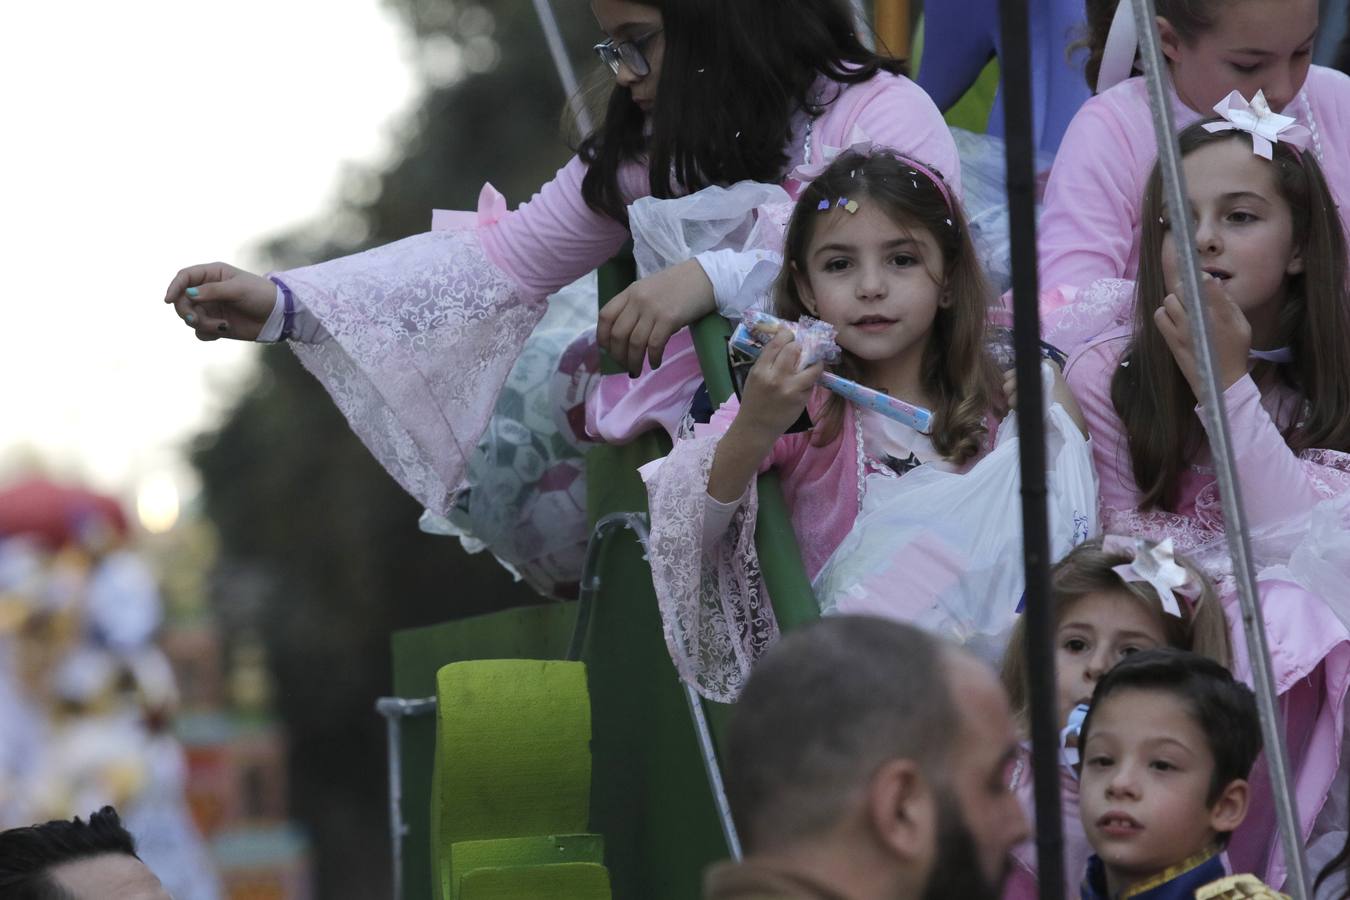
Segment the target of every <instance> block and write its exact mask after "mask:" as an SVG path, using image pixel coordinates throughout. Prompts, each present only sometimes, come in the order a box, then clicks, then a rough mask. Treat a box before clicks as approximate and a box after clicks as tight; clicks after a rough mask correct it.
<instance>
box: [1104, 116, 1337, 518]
mask: <svg viewBox="0 0 1350 900" xmlns="http://www.w3.org/2000/svg"><path fill="white" fill-rule="evenodd" d="M1211 121H1214V120H1211ZM1203 126H1204V123H1196V124H1195V125H1192V126H1191V127H1189V128H1187V129H1186V130H1185V131H1183V132H1182V133H1181V136H1180V138H1179V141H1180V144H1181V153H1182V155H1183V156H1185V155H1188V154H1190V153H1192V152H1194V151H1195V150H1197V149H1198V148H1200V147H1205V146H1208V145H1210V144H1216V143H1218V142H1220V141H1246V142H1248V143H1250V142H1251V139H1252V138H1251V135H1250V134H1247V133H1246V132H1239V131H1220V132H1217V133H1214V134H1210V133H1209V132H1208V131H1206V130H1205V129H1204V127H1203ZM1272 165H1274V166H1275V174H1276V182H1277V183H1278V185H1279V189H1280V195H1281V196H1282V197H1283V198H1284V200H1285V202H1286V203H1288V204H1289V209H1290V211H1291V212H1292V214H1293V223H1294V236H1293V237H1294V241H1293V242H1294V246H1295V247H1297V248H1299V250H1300V251H1301V253H1302V258H1303V271H1302V272H1301V273H1299V274H1297V275H1291V276H1289V277H1288V279H1287V281H1286V287H1287V291H1286V295H1285V300H1284V304H1283V305H1282V306H1281V308H1280V317H1279V327H1280V342H1281V344H1282V345H1285V344H1287V345H1288V346H1289V348H1290V349H1291V350H1292V351H1293V354H1294V360H1293V362H1292V363H1289V364H1287V365H1281V366H1279V367H1278V368H1277V370H1276V372H1277V376H1278V377H1279V378H1280V379H1281V380H1283V381H1284V383H1285V384H1287V385H1289V386H1290V387H1291V388H1293V389H1295V390H1296V391H1298V392H1299V394H1301V396H1302V398H1303V400H1304V410H1303V413H1302V414H1301V415H1299V416H1298V417H1297V419H1298V421H1296V422H1295V423H1293V424H1292V425H1291V426H1290V427H1289V428H1288V429H1287V430H1286V431H1285V435H1284V438H1285V441H1286V442H1287V443H1288V444H1289V447H1290V449H1292V450H1294V451H1295V452H1299V451H1302V450H1307V449H1311V448H1314V447H1317V448H1323V449H1329V450H1342V451H1344V450H1350V367H1348V366H1346V364H1345V353H1346V348H1347V347H1350V294H1348V293H1347V289H1346V259H1345V256H1346V250H1345V236H1344V234H1343V232H1342V230H1341V221H1340V216H1339V214H1338V213H1337V211H1336V204H1335V201H1334V200H1333V199H1332V197H1331V192H1330V190H1329V189H1328V188H1327V183H1326V179H1325V178H1324V177H1323V175H1322V169H1321V167H1320V166H1318V164H1317V160H1316V159H1314V158H1313V155H1312V153H1310V152H1305V153H1303V154H1302V155H1299V154H1298V153H1297V152H1296V151H1294V150H1293V149H1291V148H1290V147H1289V145H1288V144H1283V143H1276V144H1275V152H1274V160H1273V161H1272ZM1166 215H1167V213H1166V209H1165V206H1164V203H1163V199H1162V177H1161V175H1159V173H1158V169H1157V167H1156V166H1155V167H1154V170H1153V174H1152V175H1150V176H1149V180H1148V186H1147V188H1146V189H1145V193H1144V207H1143V212H1142V217H1143V232H1142V235H1141V237H1140V246H1139V276H1138V284H1137V285H1136V287H1135V304H1134V306H1135V313H1134V336H1133V338H1132V339H1131V342H1130V346H1129V349H1128V350H1127V351H1126V353H1125V356H1124V357H1123V359H1122V361H1121V366H1120V367H1119V368H1117V369H1116V373H1115V376H1114V377H1113V378H1112V379H1111V403H1112V405H1114V406H1115V409H1116V412H1117V413H1118V414H1119V415H1120V419H1121V422H1122V423H1123V424H1124V426H1125V433H1126V435H1127V436H1128V440H1129V447H1130V461H1131V464H1132V465H1133V468H1134V480H1135V482H1136V483H1137V484H1138V485H1139V490H1140V491H1141V492H1142V493H1143V498H1142V499H1141V501H1140V504H1139V505H1140V508H1141V509H1153V508H1162V509H1167V510H1171V509H1173V508H1174V507H1175V503H1176V501H1177V488H1178V484H1179V481H1180V477H1181V473H1182V472H1183V471H1184V470H1185V469H1186V468H1187V467H1188V466H1189V465H1190V463H1191V461H1192V460H1193V459H1194V458H1195V455H1196V453H1197V452H1199V450H1200V448H1201V446H1202V444H1203V441H1204V431H1203V429H1202V428H1201V426H1200V420H1199V417H1197V416H1196V415H1195V411H1194V409H1195V404H1196V398H1195V394H1194V392H1193V391H1192V390H1191V386H1190V385H1189V384H1188V383H1187V382H1186V379H1185V377H1184V376H1183V375H1182V374H1181V369H1180V368H1179V367H1178V366H1177V364H1176V360H1175V359H1173V357H1172V352H1171V351H1170V350H1169V349H1168V347H1167V342H1166V341H1164V340H1163V337H1162V333H1161V332H1159V331H1158V328H1157V326H1156V325H1155V324H1154V322H1153V312H1154V310H1156V309H1157V308H1158V307H1159V306H1161V305H1162V302H1163V298H1164V296H1165V295H1166V288H1165V287H1164V285H1163V269H1162V244H1163V237H1164V236H1165V235H1166V228H1167V226H1166V225H1165V224H1164V223H1165V217H1166ZM1259 374H1260V373H1258V375H1259Z"/></svg>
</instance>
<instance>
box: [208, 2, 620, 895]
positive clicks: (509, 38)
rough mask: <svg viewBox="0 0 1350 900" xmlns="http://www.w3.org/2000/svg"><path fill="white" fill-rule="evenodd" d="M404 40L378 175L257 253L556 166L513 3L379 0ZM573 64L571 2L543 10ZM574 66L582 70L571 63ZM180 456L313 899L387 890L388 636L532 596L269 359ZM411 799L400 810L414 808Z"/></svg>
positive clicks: (538, 66) (397, 219)
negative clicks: (261, 678)
mask: <svg viewBox="0 0 1350 900" xmlns="http://www.w3.org/2000/svg"><path fill="white" fill-rule="evenodd" d="M385 5H386V6H387V7H389V8H390V9H392V10H393V11H395V12H396V13H397V14H398V15H400V16H401V17H402V18H403V19H404V20H405V21H406V22H407V24H408V26H409V28H410V29H411V31H412V33H413V34H414V35H415V37H416V40H417V42H418V47H419V50H418V54H417V65H418V67H419V69H420V72H421V75H422V77H423V81H424V83H425V85H426V88H425V94H424V96H423V98H422V102H421V104H420V106H419V108H418V109H417V110H416V112H415V113H413V114H412V115H411V116H410V117H409V119H408V121H407V122H405V123H404V124H403V126H402V128H401V133H400V139H401V143H402V145H403V146H402V148H401V152H400V153H399V154H398V158H397V159H396V160H395V161H394V162H393V163H392V164H391V165H390V166H389V167H388V168H387V169H385V170H384V171H380V172H372V171H365V170H352V171H351V172H349V174H348V176H347V177H346V179H345V183H344V184H343V185H341V187H340V197H341V203H340V212H339V213H338V214H337V215H336V216H334V217H333V218H332V219H328V220H325V221H324V222H322V223H320V224H319V225H318V226H316V227H315V228H313V229H310V230H307V231H304V232H300V233H295V234H287V235H284V236H282V237H280V238H278V239H277V240H276V241H274V242H273V243H272V244H270V245H269V246H268V248H267V249H268V253H269V255H270V256H271V257H272V258H273V260H274V261H275V263H276V265H277V267H278V268H284V267H290V266H294V265H299V264H304V263H308V262H312V261H316V260H319V259H326V258H330V257H332V256H336V255H340V254H343V253H350V252H354V251H356V250H360V249H363V248H365V247H367V246H373V245H377V244H383V243H386V242H388V241H392V240H396V239H399V238H402V237H405V236H407V235H409V234H414V233H416V232H419V231H423V230H425V228H426V227H427V223H428V221H429V217H430V210H431V209H432V208H433V207H440V208H446V209H473V208H474V207H475V205H476V200H477V195H478V191H479V189H480V188H481V186H482V184H483V182H484V181H487V180H489V179H490V180H491V181H492V182H493V184H494V185H495V186H496V187H497V188H498V189H499V190H501V191H502V192H503V193H504V194H506V195H507V197H508V199H509V200H510V202H511V203H512V204H513V205H514V204H516V203H519V202H520V201H522V200H524V199H527V198H528V197H529V195H530V194H531V193H533V191H534V190H536V189H537V188H538V187H539V186H540V185H541V184H543V183H544V182H545V181H546V180H547V179H548V178H549V177H550V176H551V174H552V173H553V171H554V170H555V169H556V168H557V167H558V166H560V165H561V164H562V163H563V162H565V161H566V159H567V156H568V155H569V149H568V147H567V144H566V143H565V142H564V141H563V140H562V139H561V137H560V128H559V126H560V119H561V114H562V110H563V96H562V91H561V89H560V88H559V86H558V80H557V78H556V75H555V73H554V70H553V66H552V62H551V60H550V57H549V54H548V50H547V47H546V45H545V43H544V38H543V34H542V31H541V30H540V28H539V24H538V22H537V20H536V19H535V13H534V8H533V6H532V4H531V3H530V0H494V2H493V3H492V5H491V7H490V8H489V7H487V6H483V5H479V4H475V3H465V2H460V0H385ZM556 5H557V6H558V13H559V16H560V18H561V20H562V24H563V28H564V31H565V37H566V40H567V43H568V46H569V48H570V49H571V50H572V51H573V52H574V53H575V54H576V56H577V59H578V61H579V62H581V61H583V60H584V58H585V57H584V54H585V51H586V49H587V48H588V47H589V45H590V43H592V42H593V41H594V40H595V37H594V35H595V33H596V29H595V25H594V21H593V19H592V18H591V16H590V13H589V10H588V8H587V6H586V4H585V2H584V0H562V2H560V3H557V4H556ZM585 65H586V69H592V68H594V66H592V65H591V64H590V63H586V64H585ZM261 356H262V363H261V371H260V373H259V377H258V379H257V381H256V383H255V384H254V386H253V387H252V388H251V389H250V390H249V391H248V392H247V393H246V394H245V395H244V396H243V397H242V399H241V400H240V402H239V404H238V406H237V407H236V408H235V409H234V410H233V411H232V413H231V414H230V415H229V417H228V418H227V419H226V421H225V422H224V424H223V425H222V426H221V427H220V429H219V431H217V432H216V433H214V434H212V435H209V436H205V437H203V438H202V439H201V440H200V441H199V443H198V446H197V447H196V449H195V451H194V454H193V459H194V462H195V464H196V466H197V467H198V469H199V470H200V472H201V475H202V480H203V485H204V491H203V493H204V502H205V511H206V513H207V515H208V516H209V517H210V518H211V519H212V520H213V521H214V522H215V523H216V526H217V528H218V529H219V533H220V538H221V558H222V563H221V568H220V570H219V576H218V578H217V579H216V590H215V594H216V604H217V606H218V607H219V612H220V615H221V616H222V619H224V620H225V621H226V622H227V623H230V624H231V625H232V626H233V627H236V628H248V629H254V630H256V631H257V633H260V634H261V635H263V638H264V641H265V643H266V648H267V653H268V657H269V660H270V665H271V669H272V673H273V676H274V679H275V683H276V687H277V697H276V702H277V711H278V713H279V714H280V715H281V716H282V718H284V720H285V722H286V725H287V728H288V731H289V735H290V742H291V744H290V762H291V790H292V801H293V811H294V815H295V816H296V818H297V819H299V820H300V821H301V822H302V823H303V824H304V825H305V827H306V828H307V829H308V830H309V832H310V834H311V836H312V837H313V839H314V847H315V854H316V860H315V863H316V875H317V884H316V896H318V897H322V898H324V900H345V898H358V897H359V898H362V900H368V898H371V897H381V896H387V894H388V871H389V867H388V846H389V840H388V825H387V813H386V807H385V802H386V793H385V791H386V780H385V777H384V774H383V773H384V767H385V758H384V744H383V729H382V724H381V721H380V720H379V719H378V718H377V717H376V715H375V713H374V702H375V698H376V697H377V696H379V695H381V694H383V693H387V692H388V691H389V670H390V666H389V654H388V646H389V634H390V632H391V631H392V630H394V629H397V628H406V627H413V626H418V625H425V624H430V623H433V622H438V621H443V620H445V619H448V618H454V617H459V616H463V615H470V614H474V613H479V612H484V611H488V610H493V609H500V608H504V607H506V606H510V605H518V604H523V603H530V602H534V600H535V599H536V598H535V597H534V596H533V595H532V594H530V593H529V592H528V591H527V590H526V589H525V588H524V587H522V586H520V585H518V584H514V583H513V582H512V579H511V577H510V576H509V575H508V574H507V573H506V572H505V571H503V570H502V569H501V568H500V567H499V566H498V565H497V564H496V563H495V561H493V560H492V559H491V558H490V557H488V556H486V555H479V556H469V555H467V554H465V553H464V552H463V551H462V550H461V549H460V547H459V544H458V542H456V541H453V540H447V539H445V538H436V537H430V536H427V535H423V534H421V533H420V532H419V531H418V530H417V527H416V522H417V517H418V514H419V513H420V509H419V508H418V505H417V504H416V503H415V502H414V501H413V500H412V499H411V498H410V497H408V496H407V495H406V494H404V493H403V492H402V491H401V490H400V489H399V487H398V486H397V485H396V484H395V482H394V481H393V480H392V479H391V478H390V477H389V476H388V475H387V474H386V473H385V472H384V471H383V469H381V467H380V466H379V465H378V464H377V463H376V462H375V461H374V459H373V458H372V457H371V456H370V454H369V453H368V452H367V451H366V450H365V448H364V447H363V446H362V445H361V444H360V443H359V442H358V441H357V440H356V438H355V436H354V435H353V434H352V433H351V432H350V430H349V429H348V428H347V425H346V423H345V422H344V421H343V419H342V418H341V416H340V415H339V414H338V412H337V411H336V409H335V408H334V406H333V404H332V402H331V401H330V400H329V399H328V396H327V395H326V393H325V392H324V391H323V389H322V388H321V387H320V385H319V384H318V382H317V381H315V380H314V379H313V378H311V377H310V376H309V375H308V374H307V373H305V372H304V371H303V370H302V368H301V367H300V365H299V364H298V362H297V361H296V359H295V357H294V356H293V355H292V354H290V353H288V352H286V351H285V350H282V349H280V348H269V349H268V350H267V351H265V352H264V353H263V354H261ZM419 799H421V798H409V800H410V802H417V801H418V800H419Z"/></svg>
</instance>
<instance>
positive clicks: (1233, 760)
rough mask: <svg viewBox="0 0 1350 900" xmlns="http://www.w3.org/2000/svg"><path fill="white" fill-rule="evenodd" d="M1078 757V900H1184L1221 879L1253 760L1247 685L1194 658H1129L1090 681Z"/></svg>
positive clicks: (1163, 654) (1255, 744)
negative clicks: (1083, 861) (1088, 849)
mask: <svg viewBox="0 0 1350 900" xmlns="http://www.w3.org/2000/svg"><path fill="white" fill-rule="evenodd" d="M1079 747H1080V753H1081V759H1082V763H1081V766H1082V769H1081V781H1080V793H1079V812H1080V814H1081V815H1082V819H1083V829H1084V830H1085V831H1086V833H1087V838H1088V842H1089V843H1090V844H1092V847H1093V849H1094V850H1095V851H1096V855H1094V856H1093V857H1092V858H1091V859H1090V860H1089V862H1088V871H1087V876H1086V878H1085V880H1084V882H1083V892H1082V896H1083V898H1084V900H1098V898H1101V900H1114V898H1126V897H1129V898H1131V900H1146V898H1147V900H1171V898H1183V897H1184V898H1186V900H1191V898H1193V897H1195V896H1196V891H1197V889H1200V888H1203V887H1204V886H1206V885H1211V884H1212V883H1213V882H1215V881H1218V880H1219V879H1222V878H1224V876H1225V875H1226V874H1227V872H1226V871H1225V868H1226V867H1225V863H1224V860H1223V858H1222V856H1221V854H1222V852H1223V848H1224V846H1225V845H1226V844H1227V843H1228V837H1229V835H1230V834H1231V833H1232V832H1233V830H1234V829H1235V828H1237V827H1238V826H1239V825H1240V824H1242V820H1243V818H1244V817H1245V816H1246V815H1247V804H1248V801H1249V795H1250V791H1249V788H1248V785H1247V776H1248V774H1249V773H1250V771H1251V767H1252V763H1253V762H1254V761H1255V760H1256V755H1257V754H1258V753H1260V752H1261V725H1260V720H1259V719H1258V717H1257V712H1256V701H1255V699H1254V698H1253V696H1252V692H1251V691H1250V690H1248V689H1247V687H1245V686H1244V685H1242V684H1240V683H1238V682H1237V681H1235V680H1234V679H1233V676H1232V675H1231V674H1229V672H1228V670H1227V669H1225V668H1223V666H1221V665H1219V664H1218V663H1216V662H1214V661H1213V660H1210V659H1207V658H1205V657H1202V656H1197V655H1196V654H1194V653H1188V652H1185V651H1182V650H1174V649H1170V648H1164V649H1158V650H1148V651H1144V652H1141V653H1135V654H1133V655H1131V656H1128V657H1126V658H1125V659H1124V660H1122V661H1121V662H1120V663H1119V664H1118V665H1117V666H1116V667H1115V668H1113V669H1111V670H1110V671H1109V672H1108V673H1107V674H1105V675H1104V676H1102V678H1101V680H1100V681H1098V682H1097V687H1096V689H1095V691H1094V692H1093V695H1092V708H1091V710H1090V711H1089V712H1088V715H1087V718H1086V719H1085V720H1084V721H1083V728H1082V731H1081V732H1080V734H1079ZM1212 888H1219V893H1218V894H1217V896H1223V895H1224V894H1225V892H1224V891H1223V890H1222V887H1221V886H1219V885H1212ZM1211 890H1212V889H1211ZM1214 895H1215V894H1212V892H1211V891H1206V892H1205V896H1214Z"/></svg>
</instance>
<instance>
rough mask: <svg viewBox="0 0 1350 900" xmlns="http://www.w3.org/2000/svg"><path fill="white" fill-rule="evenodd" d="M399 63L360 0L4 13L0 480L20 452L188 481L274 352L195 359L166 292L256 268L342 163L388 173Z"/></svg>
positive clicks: (40, 7) (81, 5)
mask: <svg viewBox="0 0 1350 900" xmlns="http://www.w3.org/2000/svg"><path fill="white" fill-rule="evenodd" d="M411 52H412V45H411V39H410V38H409V37H408V36H407V35H406V34H405V32H404V30H403V28H402V26H401V25H400V23H399V22H398V21H397V20H396V19H395V18H394V17H393V16H392V15H390V14H389V13H387V12H386V11H385V10H384V9H383V8H382V7H381V6H380V4H379V2H378V0H230V2H228V3H221V2H216V0H211V2H207V0H121V2H117V3H109V2H107V0H98V2H94V0H74V2H65V3H47V2H41V0H21V2H16V3H13V4H7V5H6V9H5V12H4V13H3V14H0V98H3V101H2V102H0V110H3V121H4V127H3V133H4V137H3V138H0V173H2V174H0V177H3V184H4V188H3V192H2V193H0V197H3V204H2V205H0V260H4V263H5V264H4V269H3V272H4V274H3V281H2V282H0V284H3V290H4V298H3V300H0V302H2V303H3V308H4V310H5V311H6V313H7V315H6V316H5V318H6V328H5V333H4V338H3V340H0V383H2V384H3V388H2V389H0V478H2V477H3V476H4V475H5V474H7V473H13V471H14V470H15V469H16V467H18V466H19V465H20V464H21V463H22V461H23V460H24V459H26V458H27V457H29V456H31V455H33V453H37V454H40V455H41V456H42V457H43V458H44V460H46V461H47V463H48V465H49V468H53V469H54V470H55V471H57V472H58V473H62V474H82V475H84V476H85V477H86V478H87V479H88V480H90V481H92V482H93V483H94V484H96V485H98V486H100V487H102V488H104V489H108V490H112V491H115V492H117V493H119V494H121V495H122V496H125V497H130V496H131V495H132V494H134V492H135V491H136V490H137V487H138V486H140V485H143V484H144V483H145V482H146V481H147V480H153V479H155V478H156V477H161V478H162V477H163V476H164V475H166V474H167V475H170V476H172V477H174V478H176V479H179V480H183V479H185V478H186V477H187V476H186V473H185V470H184V467H183V465H182V462H181V458H182V457H181V450H182V448H183V447H184V446H185V443H186V440H187V439H188V437H189V436H190V435H192V434H193V433H195V432H197V431H199V430H200V429H202V428H203V427H205V426H207V425H208V424H210V423H211V422H213V421H215V420H217V419H218V417H219V415H220V413H221V411H222V409H223V408H224V407H226V406H227V405H228V403H229V402H230V401H231V399H232V398H234V397H236V396H237V395H238V394H239V392H240V384H241V383H243V384H246V383H247V379H248V377H249V373H250V371H251V368H250V366H251V360H252V359H253V354H254V353H256V352H267V351H268V350H269V349H270V350H274V351H275V352H287V351H285V350H282V349H280V348H254V347H249V346H245V345H242V344H239V343H236V342H233V341H217V342H215V343H212V344H199V343H198V342H197V341H196V340H194V339H193V338H192V336H191V333H190V332H189V331H188V329H187V328H186V327H185V326H183V325H182V324H181V323H180V322H179V321H178V320H177V319H176V318H175V316H174V315H173V314H172V312H171V310H169V309H168V308H166V307H164V306H163V304H162V303H161V302H160V298H161V297H162V296H163V293H164V288H165V286H166V285H167V284H168V281H169V279H170V278H171V277H172V275H173V274H174V272H175V271H177V269H178V268H180V267H182V266H184V265H187V264H190V263H194V262H205V261H209V260H212V259H224V260H226V261H231V262H235V263H237V264H239V265H243V266H245V267H257V266H258V265H259V259H258V255H257V252H256V248H257V246H258V245H259V244H261V242H262V241H264V240H265V239H266V238H267V237H269V236H270V235H273V234H276V233H277V232H279V231H282V230H285V229H288V228H290V227H294V226H296V225H299V224H302V223H304V222H306V221H309V220H312V219H314V218H316V217H319V216H322V215H324V214H325V212H326V211H328V210H330V209H332V206H333V202H334V200H333V198H334V197H335V195H336V187H337V184H338V183H339V178H340V174H341V172H342V170H343V167H344V166H349V165H352V164H353V163H358V164H359V163H378V162H380V161H381V160H384V159H387V157H388V154H389V152H390V150H389V143H390V136H391V133H392V129H393V126H394V125H396V124H397V122H398V121H399V118H400V116H401V114H402V113H403V112H404V111H405V110H407V109H408V108H409V107H410V105H411V104H412V103H413V102H414V100H415V99H416V91H417V80H416V78H415V76H414V74H413V67H412V61H411ZM188 480H190V479H188ZM185 486H187V487H189V488H190V485H185Z"/></svg>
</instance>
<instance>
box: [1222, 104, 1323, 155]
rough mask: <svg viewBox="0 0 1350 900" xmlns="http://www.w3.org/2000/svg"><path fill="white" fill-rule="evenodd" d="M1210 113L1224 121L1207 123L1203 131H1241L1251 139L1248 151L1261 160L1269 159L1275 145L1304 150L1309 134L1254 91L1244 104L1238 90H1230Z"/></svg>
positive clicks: (1292, 118) (1291, 117)
mask: <svg viewBox="0 0 1350 900" xmlns="http://www.w3.org/2000/svg"><path fill="white" fill-rule="evenodd" d="M1214 111H1215V112H1216V113H1218V114H1219V115H1220V116H1223V118H1225V119H1227V120H1228V121H1226V122H1210V123H1208V124H1206V125H1205V130H1206V131H1208V132H1210V133H1211V134H1212V133H1214V132H1217V131H1245V132H1247V133H1248V134H1250V135H1251V136H1252V152H1253V153H1255V154H1256V155H1257V156H1260V157H1264V158H1265V159H1272V158H1273V156H1272V154H1273V153H1274V149H1275V146H1274V145H1275V143H1276V142H1277V141H1284V142H1285V143H1286V144H1289V145H1290V146H1292V147H1294V148H1296V149H1298V150H1300V151H1302V150H1307V149H1308V142H1309V141H1310V140H1312V132H1311V131H1309V130H1308V129H1307V128H1305V127H1303V126H1302V125H1300V124H1298V120H1297V119H1295V118H1294V117H1293V116H1283V115H1280V114H1279V113H1277V112H1274V111H1272V110H1271V108H1270V104H1269V103H1267V102H1266V95H1265V93H1264V92H1262V91H1257V92H1256V96H1255V97H1253V98H1252V102H1251V103H1248V102H1247V100H1246V98H1244V97H1243V96H1242V94H1241V93H1240V92H1239V91H1233V92H1232V93H1231V94H1229V95H1228V96H1227V97H1224V98H1223V99H1222V100H1220V101H1219V102H1218V103H1216V104H1214Z"/></svg>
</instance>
